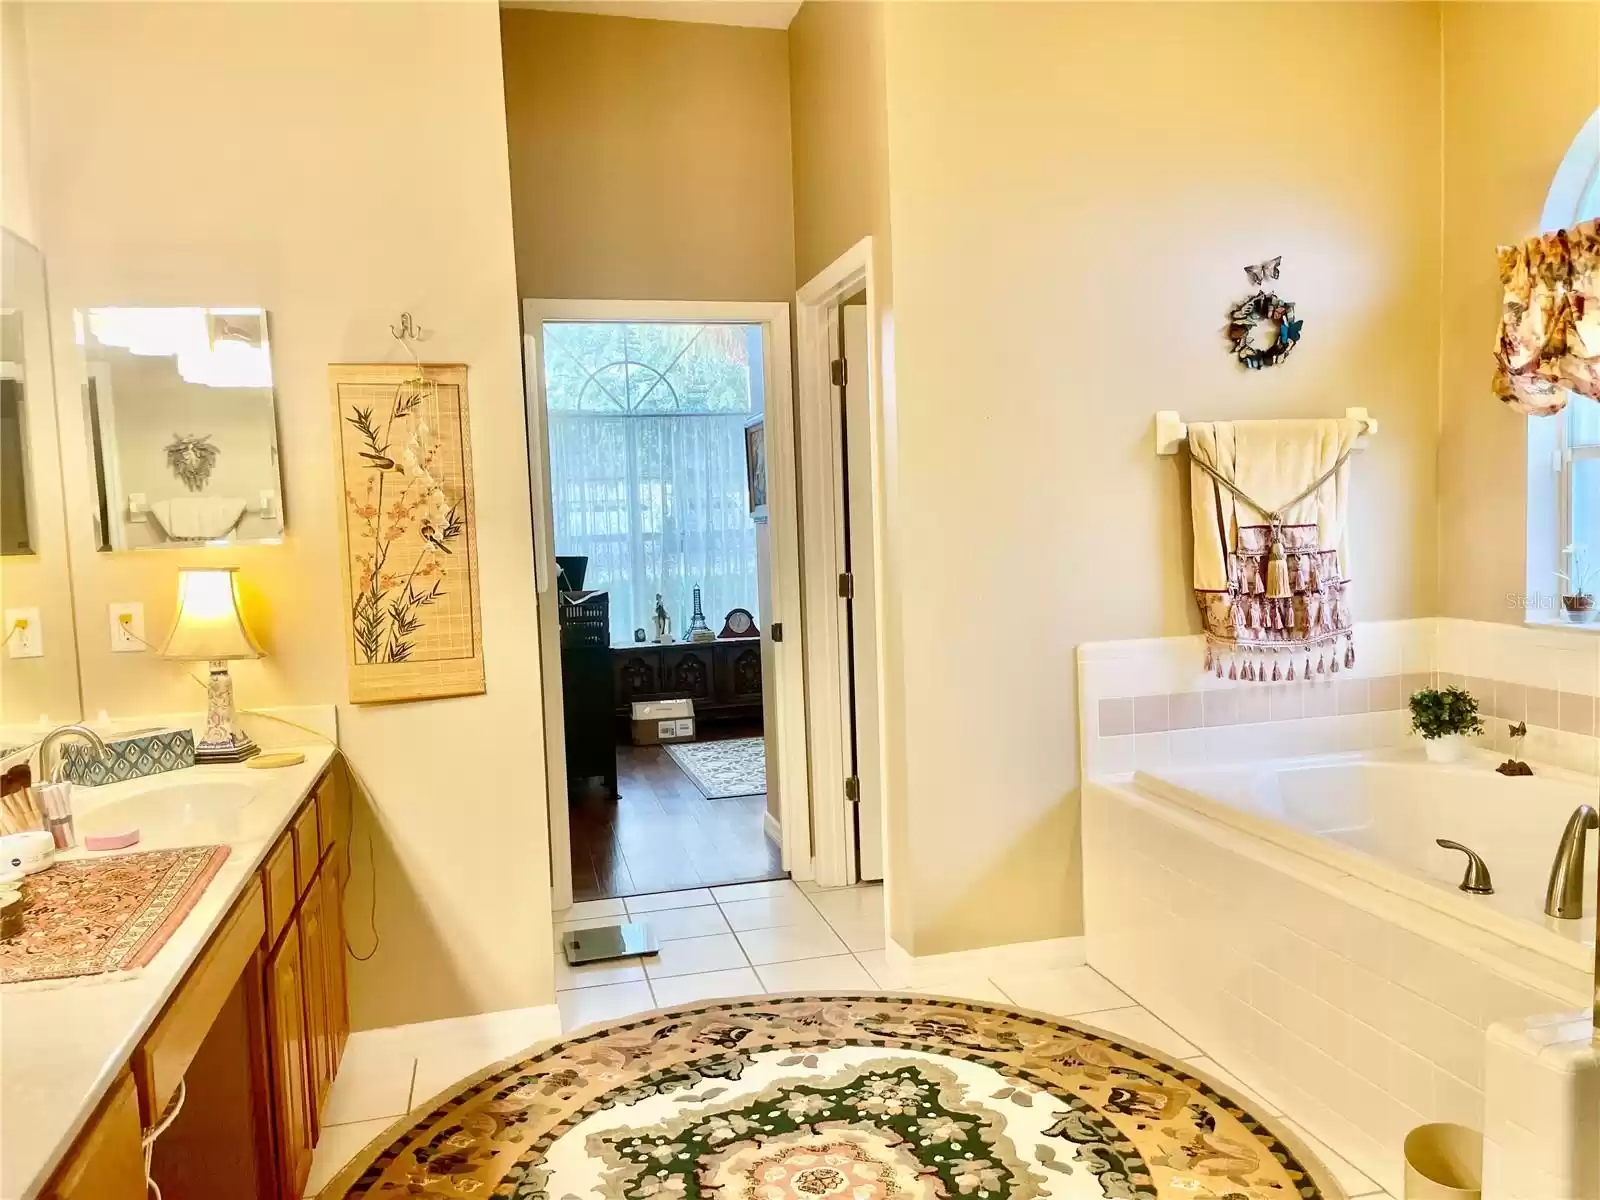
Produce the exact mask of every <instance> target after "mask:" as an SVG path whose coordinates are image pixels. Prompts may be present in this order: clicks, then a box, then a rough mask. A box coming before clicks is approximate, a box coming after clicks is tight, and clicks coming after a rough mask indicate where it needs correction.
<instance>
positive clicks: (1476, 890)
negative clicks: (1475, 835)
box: [1434, 838, 1494, 896]
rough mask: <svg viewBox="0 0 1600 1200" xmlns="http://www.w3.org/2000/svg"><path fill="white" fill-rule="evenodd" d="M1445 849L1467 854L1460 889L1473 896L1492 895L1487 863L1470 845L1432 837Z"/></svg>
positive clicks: (1492, 884) (1491, 883)
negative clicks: (1465, 871)
mask: <svg viewBox="0 0 1600 1200" xmlns="http://www.w3.org/2000/svg"><path fill="white" fill-rule="evenodd" d="M1434 840H1435V841H1436V842H1437V843H1438V844H1439V845H1441V846H1443V847H1444V848H1445V849H1446V850H1459V851H1461V853H1463V854H1465V855H1466V856H1467V873H1466V875H1465V876H1464V877H1463V878H1462V880H1461V890H1462V891H1463V892H1471V893H1472V894H1473V895H1474V896H1492V895H1494V881H1493V880H1491V879H1490V878H1489V864H1488V863H1486V862H1484V861H1483V859H1482V858H1480V857H1479V856H1478V852H1477V851H1476V850H1474V849H1473V848H1472V847H1471V846H1463V845H1462V844H1461V843H1460V842H1452V841H1451V840H1450V839H1449V838H1436V839H1434Z"/></svg>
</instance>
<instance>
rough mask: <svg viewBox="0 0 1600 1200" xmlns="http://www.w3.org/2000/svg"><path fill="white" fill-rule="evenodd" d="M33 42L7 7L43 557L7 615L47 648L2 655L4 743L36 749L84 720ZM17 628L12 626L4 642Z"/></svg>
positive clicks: (5, 287) (28, 416)
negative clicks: (45, 255)
mask: <svg viewBox="0 0 1600 1200" xmlns="http://www.w3.org/2000/svg"><path fill="white" fill-rule="evenodd" d="M27 40H28V35H27V25H26V22H25V20H24V10H23V7H22V6H21V5H19V4H5V5H0V225H3V226H4V227H5V228H6V229H8V230H10V231H11V232H12V233H13V234H15V235H16V236H17V237H18V238H21V239H22V240H23V241H25V242H27V243H28V244H29V246H31V247H32V249H28V248H26V247H24V248H22V249H21V250H20V251H19V253H18V255H17V274H16V277H15V279H7V280H6V281H5V282H4V283H0V293H3V294H0V304H3V305H4V306H5V307H6V308H14V309H19V310H21V318H20V319H21V321H22V342H23V347H24V350H23V353H24V357H25V361H24V363H23V367H24V378H23V422H24V426H25V430H26V437H27V460H26V462H27V470H26V472H25V474H26V476H27V479H26V487H27V493H28V506H29V514H30V517H31V523H32V526H33V528H32V533H33V542H32V545H33V551H34V552H33V553H32V554H26V555H6V556H4V557H0V608H4V609H13V608H37V609H38V610H39V621H38V625H37V626H36V628H35V630H34V632H35V633H37V634H38V635H39V636H40V638H41V644H42V645H43V647H44V653H43V654H42V655H41V656H40V657H38V658H12V657H11V654H10V651H9V649H7V650H0V724H3V725H7V726H11V727H12V728H11V729H9V730H8V731H7V732H4V733H0V744H3V745H22V744H25V743H26V742H27V741H31V740H33V738H35V737H37V736H38V730H37V726H38V724H39V723H40V722H41V720H42V722H43V724H44V725H45V727H46V728H48V727H49V726H50V725H54V724H60V723H63V722H67V721H75V720H77V719H78V717H79V716H80V715H81V707H80V703H79V696H78V660H77V647H76V644H75V639H74V637H73V616H72V582H71V579H70V578H69V573H68V567H67V532H66V521H65V518H64V515H63V511H62V505H61V455H60V450H59V449H58V446H57V438H56V419H55V405H54V390H55V389H54V382H53V379H52V371H51V358H50V332H49V320H48V317H47V315H46V296H47V292H48V280H47V278H46V277H45V276H46V272H47V271H48V268H49V264H48V263H45V264H44V265H43V266H41V265H40V260H41V259H42V255H40V254H39V253H38V242H39V230H38V223H37V220H36V215H35V198H34V187H33V163H32V145H31V143H32V130H31V116H30V114H31V109H32V104H31V88H30V86H29V83H28V58H27V49H28V47H27ZM10 628H11V627H10V624H9V622H8V623H7V624H6V626H5V628H4V630H3V631H0V637H3V636H7V635H8V634H9V633H10ZM20 726H28V727H30V728H29V729H21V728H18V727H20Z"/></svg>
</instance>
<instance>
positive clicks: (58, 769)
mask: <svg viewBox="0 0 1600 1200" xmlns="http://www.w3.org/2000/svg"><path fill="white" fill-rule="evenodd" d="M69 737H79V738H82V739H83V740H84V741H86V742H88V743H89V748H90V749H91V750H93V751H94V755H95V757H96V758H105V757H106V755H108V754H110V753H111V752H110V751H109V750H107V749H106V744H105V743H104V742H102V741H101V740H100V735H99V734H98V733H96V732H95V731H94V730H92V729H90V728H89V727H88V726H87V725H59V726H57V727H56V728H54V729H52V730H51V731H50V732H49V733H47V734H45V735H44V737H43V738H41V739H40V740H39V774H40V775H41V776H43V777H44V778H45V779H46V780H48V781H49V782H51V783H58V782H60V780H61V773H62V767H63V763H62V760H61V751H60V749H59V748H58V743H59V742H60V741H61V740H62V739H63V738H69ZM52 750H54V751H56V761H55V765H54V766H51V764H50V752H51V751H52Z"/></svg>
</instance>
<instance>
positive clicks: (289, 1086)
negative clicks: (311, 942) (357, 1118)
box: [266, 923, 315, 1200]
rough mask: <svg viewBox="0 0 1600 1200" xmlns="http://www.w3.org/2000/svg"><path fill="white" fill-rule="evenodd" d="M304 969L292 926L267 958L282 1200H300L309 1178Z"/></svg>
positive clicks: (296, 931) (310, 1139)
mask: <svg viewBox="0 0 1600 1200" xmlns="http://www.w3.org/2000/svg"><path fill="white" fill-rule="evenodd" d="M305 982H306V981H305V968H304V964H303V962H302V961H301V956H300V926H299V925H298V924H297V923H291V924H290V926H289V928H288V930H287V931H286V932H285V933H284V935H283V941H282V942H280V943H279V945H278V948H277V949H276V950H274V951H273V952H272V955H271V957H270V958H268V959H267V985H266V986H267V1026H268V1029H269V1030H270V1032H271V1038H270V1039H269V1042H270V1044H269V1056H270V1058H271V1062H272V1107H273V1114H272V1115H273V1127H274V1131H275V1133H276V1141H277V1151H278V1185H279V1187H280V1188H281V1189H282V1191H281V1197H282V1200H299V1198H300V1197H301V1196H303V1195H304V1194H305V1189H306V1180H307V1178H308V1177H309V1176H310V1174H311V1149H312V1146H313V1145H314V1144H315V1138H314V1135H313V1134H312V1126H311V1081H310V1077H309V1070H308V1063H309V1059H308V1056H307V1053H306V1050H307V1046H306V1008H305Z"/></svg>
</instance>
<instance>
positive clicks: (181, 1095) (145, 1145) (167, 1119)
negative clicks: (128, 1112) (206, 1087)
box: [139, 1079, 189, 1200]
mask: <svg viewBox="0 0 1600 1200" xmlns="http://www.w3.org/2000/svg"><path fill="white" fill-rule="evenodd" d="M188 1098H189V1084H188V1081H187V1080H184V1079H180V1080H178V1091H177V1094H176V1095H174V1096H173V1097H172V1101H171V1102H170V1103H169V1104H168V1105H167V1107H166V1111H165V1112H163V1113H162V1114H161V1116H160V1117H159V1118H157V1120H156V1123H155V1125H154V1126H153V1127H152V1128H151V1129H150V1130H149V1132H147V1133H142V1134H140V1135H139V1146H140V1148H141V1149H142V1150H143V1151H144V1186H145V1190H146V1191H147V1192H148V1193H149V1194H150V1195H152V1196H154V1197H155V1200H161V1185H160V1184H158V1183H157V1182H156V1181H155V1180H154V1179H152V1178H151V1177H150V1160H151V1159H152V1158H153V1157H154V1156H155V1150H156V1139H157V1138H158V1137H160V1136H161V1135H162V1134H163V1133H165V1132H166V1131H167V1130H168V1129H170V1128H171V1127H172V1123H173V1122H174V1121H176V1120H177V1119H178V1114H179V1113H181V1112H182V1111H183V1102H184V1101H185V1100H187V1099H188Z"/></svg>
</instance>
